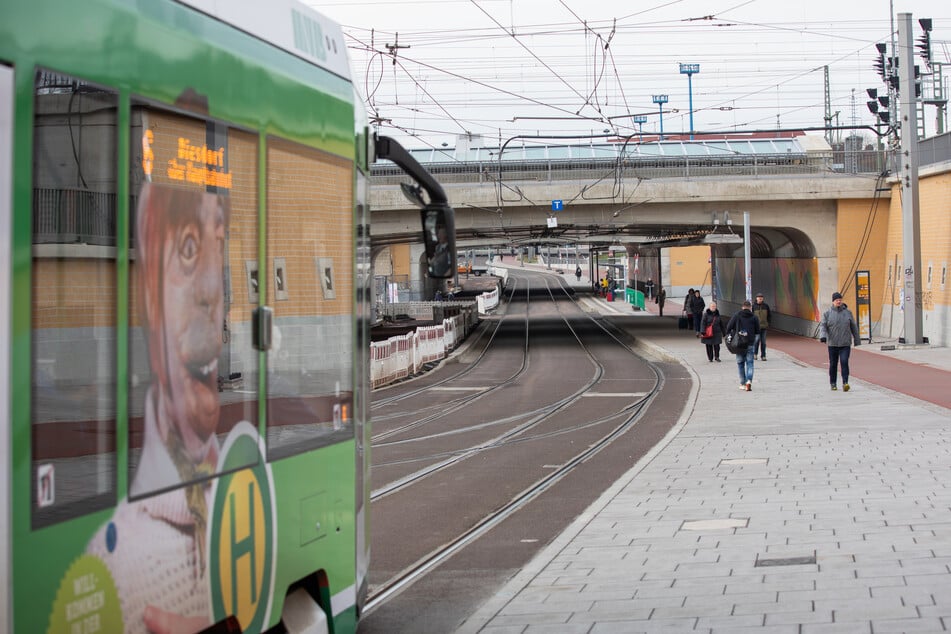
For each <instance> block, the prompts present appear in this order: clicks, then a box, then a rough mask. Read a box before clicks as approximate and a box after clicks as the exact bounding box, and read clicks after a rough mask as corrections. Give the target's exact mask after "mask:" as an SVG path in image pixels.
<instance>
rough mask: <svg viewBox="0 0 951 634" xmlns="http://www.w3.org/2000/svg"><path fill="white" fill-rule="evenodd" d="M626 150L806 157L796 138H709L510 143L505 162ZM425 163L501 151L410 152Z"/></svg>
mask: <svg viewBox="0 0 951 634" xmlns="http://www.w3.org/2000/svg"><path fill="white" fill-rule="evenodd" d="M622 149H623V151H624V154H625V155H626V156H630V157H632V158H637V157H671V158H679V157H704V156H721V157H722V156H730V155H737V154H742V155H751V154H805V153H806V150H805V149H804V148H803V146H802V145H800V143H799V141H798V140H797V139H796V138H776V139H755V140H751V139H710V140H695V141H647V142H644V143H637V142H636V141H635V142H631V143H628V144H627V145H626V146H625V145H624V144H623V143H586V144H578V145H543V144H528V143H524V144H522V143H518V144H517V143H510V144H508V145H507V146H505V152H504V154H503V155H502V160H503V161H513V162H514V161H519V162H522V161H569V160H574V161H579V160H581V161H583V160H598V159H601V160H603V159H614V158H617V156H618V153H620V152H621V151H622ZM408 151H409V153H410V154H412V155H413V157H414V158H415V159H416V160H417V161H419V162H420V163H422V164H424V165H425V164H432V163H460V162H461V163H488V162H492V163H494V162H497V161H498V153H499V148H498V146H496V147H479V148H448V147H447V148H419V149H412V150H408Z"/></svg>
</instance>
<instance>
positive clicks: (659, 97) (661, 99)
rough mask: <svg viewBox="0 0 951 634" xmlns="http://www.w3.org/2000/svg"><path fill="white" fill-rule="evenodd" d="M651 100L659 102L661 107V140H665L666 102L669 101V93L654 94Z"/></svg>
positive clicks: (658, 104)
mask: <svg viewBox="0 0 951 634" xmlns="http://www.w3.org/2000/svg"><path fill="white" fill-rule="evenodd" d="M651 101H653V102H654V103H656V104H657V106H658V108H659V109H660V140H661V141H663V140H664V104H665V103H667V95H653V96H652V97H651Z"/></svg>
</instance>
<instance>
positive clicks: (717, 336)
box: [700, 301, 723, 363]
mask: <svg viewBox="0 0 951 634" xmlns="http://www.w3.org/2000/svg"><path fill="white" fill-rule="evenodd" d="M700 327H701V333H702V337H701V339H700V343H702V344H704V345H705V346H706V347H707V360H708V361H709V362H710V363H713V362H714V361H716V362H717V363H719V362H720V343H721V342H722V341H723V323H722V322H721V321H720V311H719V310H717V303H716V302H715V301H711V302H710V306H708V307H707V310H706V312H704V313H703V319H702V321H701V323H700Z"/></svg>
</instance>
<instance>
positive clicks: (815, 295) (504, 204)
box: [371, 164, 890, 333]
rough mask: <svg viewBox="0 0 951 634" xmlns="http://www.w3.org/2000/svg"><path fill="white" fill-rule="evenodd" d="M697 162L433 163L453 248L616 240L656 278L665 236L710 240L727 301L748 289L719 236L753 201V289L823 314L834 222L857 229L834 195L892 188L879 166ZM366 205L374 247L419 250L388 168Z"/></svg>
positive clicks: (831, 273)
mask: <svg viewBox="0 0 951 634" xmlns="http://www.w3.org/2000/svg"><path fill="white" fill-rule="evenodd" d="M784 168H785V169H784ZM697 171H698V170H696V169H695V170H694V173H693V174H690V175H687V176H685V175H677V176H668V175H666V174H661V175H653V176H651V177H648V176H643V175H641V174H639V173H638V170H633V169H632V170H627V171H621V170H618V169H616V168H615V167H613V166H601V167H600V169H597V168H595V169H587V170H584V169H580V170H565V171H562V172H559V173H558V174H557V176H555V177H553V176H552V174H553V173H552V172H551V171H548V172H547V177H544V176H541V177H540V176H539V174H537V173H535V174H533V173H532V172H527V173H520V172H518V171H515V170H509V171H508V172H507V173H501V174H493V173H492V172H491V171H490V170H483V171H481V172H478V173H476V174H472V173H469V174H463V175H459V174H454V175H449V176H448V177H447V176H445V175H440V174H438V173H437V178H439V180H440V182H442V183H443V186H444V187H445V189H446V192H447V194H448V197H449V201H450V203H451V204H452V205H453V207H454V208H455V210H456V235H457V240H458V245H459V247H460V250H461V249H465V248H467V247H506V248H508V247H510V246H519V245H561V244H569V245H570V244H581V245H590V246H592V247H594V248H597V247H599V246H604V247H606V246H607V245H623V246H624V247H625V248H626V250H627V252H628V254H629V255H632V256H633V255H634V254H638V255H640V256H641V258H640V270H641V272H642V273H641V276H642V279H647V277H648V276H649V275H653V278H652V279H658V280H659V279H663V277H662V274H663V271H662V270H661V267H662V264H661V256H660V254H661V251H662V250H663V249H664V248H666V247H672V246H689V245H698V244H710V245H711V247H712V251H711V256H712V258H713V259H715V261H716V262H717V274H718V276H719V280H718V284H717V295H718V298H719V300H720V302H721V304H722V305H724V307H725V308H726V309H727V310H728V311H732V310H733V309H735V308H736V307H738V304H739V303H740V302H742V299H743V296H744V295H745V280H744V277H745V275H744V272H743V271H744V267H743V243H742V240H740V241H738V242H733V243H731V242H730V241H729V240H730V238H722V237H721V236H725V235H729V234H731V233H732V234H735V235H737V236H739V237H740V238H742V236H743V215H744V212H749V215H750V228H751V231H750V250H751V257H752V261H753V275H752V278H753V283H754V285H755V286H756V290H757V291H759V290H763V291H764V292H766V293H767V294H768V296H769V297H771V298H772V302H771V304H774V306H773V308H774V310H776V309H777V306H776V304H779V308H780V309H782V310H780V311H778V312H779V314H778V316H777V324H776V325H777V326H778V327H780V328H782V329H785V330H789V331H792V332H802V333H807V332H808V333H811V332H812V331H813V330H814V328H815V322H816V321H817V320H818V318H819V312H818V310H819V307H818V302H819V298H823V297H827V296H831V293H832V292H833V291H834V290H837V289H838V284H839V279H838V272H839V266H838V260H837V258H838V253H837V235H838V232H839V231H848V230H853V228H850V227H843V226H840V225H839V209H840V206H841V205H843V204H845V203H848V202H850V201H851V203H852V204H856V203H858V204H864V203H865V202H866V201H867V203H868V204H869V205H871V203H872V201H873V199H875V198H876V197H884V198H888V197H889V196H890V191H889V189H888V188H886V187H885V183H884V179H883V177H881V176H880V175H879V174H877V173H875V172H867V173H849V174H843V173H838V172H835V171H832V170H829V169H814V168H813V167H811V166H803V165H801V164H798V165H789V166H777V167H776V168H775V169H769V170H767V169H762V168H760V169H758V170H756V171H755V172H754V171H753V170H750V169H749V168H748V166H741V167H738V168H734V169H732V170H731V169H729V168H723V167H722V166H721V167H720V168H719V169H716V170H715V171H714V173H707V174H704V173H699V174H698V173H696V172H697ZM500 175H501V176H502V177H503V178H499V176H500ZM552 201H562V204H561V209H560V210H558V211H555V210H553V203H552ZM882 204H887V202H885V201H883V202H882ZM371 205H372V207H371V208H372V210H373V211H372V219H371V222H372V224H371V226H372V231H373V235H372V244H373V247H374V252H375V253H379V252H380V251H381V250H382V249H384V248H385V247H386V246H388V245H393V244H401V243H410V244H411V245H415V246H411V251H412V256H411V257H414V258H419V259H420V261H421V255H422V245H421V244H418V243H419V239H420V225H419V213H418V210H417V209H416V208H415V207H412V206H411V205H410V203H409V202H408V201H407V200H406V199H405V198H404V197H403V195H402V193H401V191H400V189H399V187H398V185H397V184H396V181H395V180H393V179H392V177H390V176H374V182H373V188H372V193H371ZM855 230H861V228H857V229H855ZM711 236H713V237H711ZM733 239H734V240H735V239H736V238H733ZM418 268H420V269H421V266H420V267H418ZM418 274H419V275H421V273H418Z"/></svg>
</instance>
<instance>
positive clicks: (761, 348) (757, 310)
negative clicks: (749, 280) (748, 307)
mask: <svg viewBox="0 0 951 634" xmlns="http://www.w3.org/2000/svg"><path fill="white" fill-rule="evenodd" d="M753 314H754V315H756V318H757V319H759V337H757V338H756V343H754V344H753V356H754V357H756V355H757V354H759V355H760V357H759V360H760V361H766V330H767V329H768V328H769V319H770V317H772V313H771V312H770V310H769V304H767V303H766V301H765V300H764V299H763V294H762V293H757V294H756V301H755V302H754V303H753Z"/></svg>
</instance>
